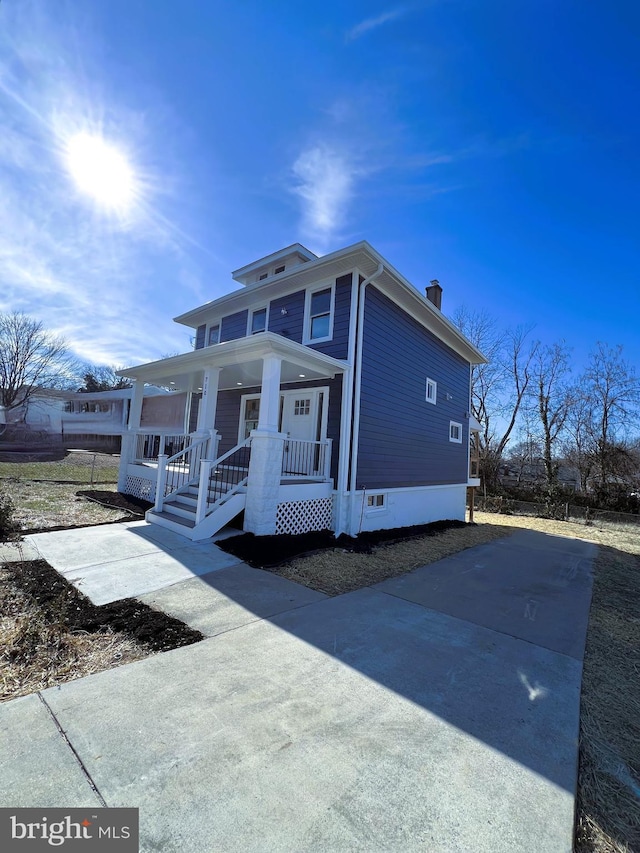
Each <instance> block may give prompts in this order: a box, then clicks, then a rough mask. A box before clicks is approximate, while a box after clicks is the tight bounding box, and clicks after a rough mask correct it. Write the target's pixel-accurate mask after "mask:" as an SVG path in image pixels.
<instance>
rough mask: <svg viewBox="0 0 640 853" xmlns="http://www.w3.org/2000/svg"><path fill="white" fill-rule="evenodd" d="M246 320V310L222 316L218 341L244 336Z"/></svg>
mask: <svg viewBox="0 0 640 853" xmlns="http://www.w3.org/2000/svg"><path fill="white" fill-rule="evenodd" d="M248 320H249V312H248V311H238V313H237V314H229V315H228V316H227V317H223V318H222V323H221V324H220V343H222V342H223V341H235V340H236V339H237V338H245V337H246V336H247V322H248Z"/></svg>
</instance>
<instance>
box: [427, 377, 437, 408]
mask: <svg viewBox="0 0 640 853" xmlns="http://www.w3.org/2000/svg"><path fill="white" fill-rule="evenodd" d="M437 396H438V383H437V382H435V381H434V380H433V379H429V377H427V393H426V397H425V399H426V401H427V403H433V404H434V405H435V402H436V398H437Z"/></svg>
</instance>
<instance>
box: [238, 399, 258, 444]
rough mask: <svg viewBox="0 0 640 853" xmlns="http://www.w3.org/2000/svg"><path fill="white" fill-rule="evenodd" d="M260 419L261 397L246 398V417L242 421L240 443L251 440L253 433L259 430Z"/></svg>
mask: <svg viewBox="0 0 640 853" xmlns="http://www.w3.org/2000/svg"><path fill="white" fill-rule="evenodd" d="M259 418H260V397H249V398H248V399H247V398H244V417H243V419H242V421H241V427H240V428H241V430H242V431H243V433H242V435H241V437H240V441H244V439H245V438H249V436H250V435H251V431H252V430H254V429H258V420H259Z"/></svg>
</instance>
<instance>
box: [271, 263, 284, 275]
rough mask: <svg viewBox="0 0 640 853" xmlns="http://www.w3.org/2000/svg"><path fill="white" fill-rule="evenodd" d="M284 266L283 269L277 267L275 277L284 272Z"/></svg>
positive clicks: (274, 272)
mask: <svg viewBox="0 0 640 853" xmlns="http://www.w3.org/2000/svg"><path fill="white" fill-rule="evenodd" d="M284 269H285V268H284V264H283V265H282V266H281V267H276V268H275V269H274V271H273V274H274V275H278V273H281V272H284Z"/></svg>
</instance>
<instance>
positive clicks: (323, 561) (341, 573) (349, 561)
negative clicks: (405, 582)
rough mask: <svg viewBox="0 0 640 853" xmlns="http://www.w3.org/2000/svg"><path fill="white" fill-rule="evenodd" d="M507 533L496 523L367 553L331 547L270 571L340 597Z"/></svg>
mask: <svg viewBox="0 0 640 853" xmlns="http://www.w3.org/2000/svg"><path fill="white" fill-rule="evenodd" d="M509 533H511V529H510V528H508V527H503V526H501V525H500V524H483V525H481V526H480V525H478V526H468V527H460V528H453V529H451V530H446V531H444V532H443V533H438V534H436V535H435V536H420V537H417V538H415V539H408V540H406V541H404V542H397V543H395V544H393V545H381V546H379V547H378V548H375V549H374V551H373V553H371V554H358V553H353V552H350V551H344V550H342V549H339V548H332V549H331V550H328V551H321V552H319V553H317V554H311V555H309V556H307V557H299V558H298V559H296V560H293V561H292V562H290V563H285V564H284V565H282V566H279V567H278V568H277V569H275V570H272V571H276V572H277V573H278V574H279V575H282V576H283V577H285V578H288V579H289V580H292V581H296V583H300V584H303V585H304V586H308V587H311V588H312V589H317V590H319V591H320V592H324V593H326V594H327V595H340V594H342V593H345V592H352V591H353V590H356V589H361V588H362V587H363V586H370V585H371V584H375V583H380V582H381V581H383V580H386V579H387V578H393V577H396V576H397V575H399V574H403V573H404V572H408V571H410V570H411V569H415V568H417V567H418V566H425V565H427V564H428V563H435V562H436V561H437V560H442V559H443V558H444V557H448V556H450V555H451V554H456V553H457V552H458V551H464V550H465V549H466V548H473V546H474V545H483V544H484V543H485V542H490V541H491V540H492V539H499V538H500V537H501V536H508V535H509Z"/></svg>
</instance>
